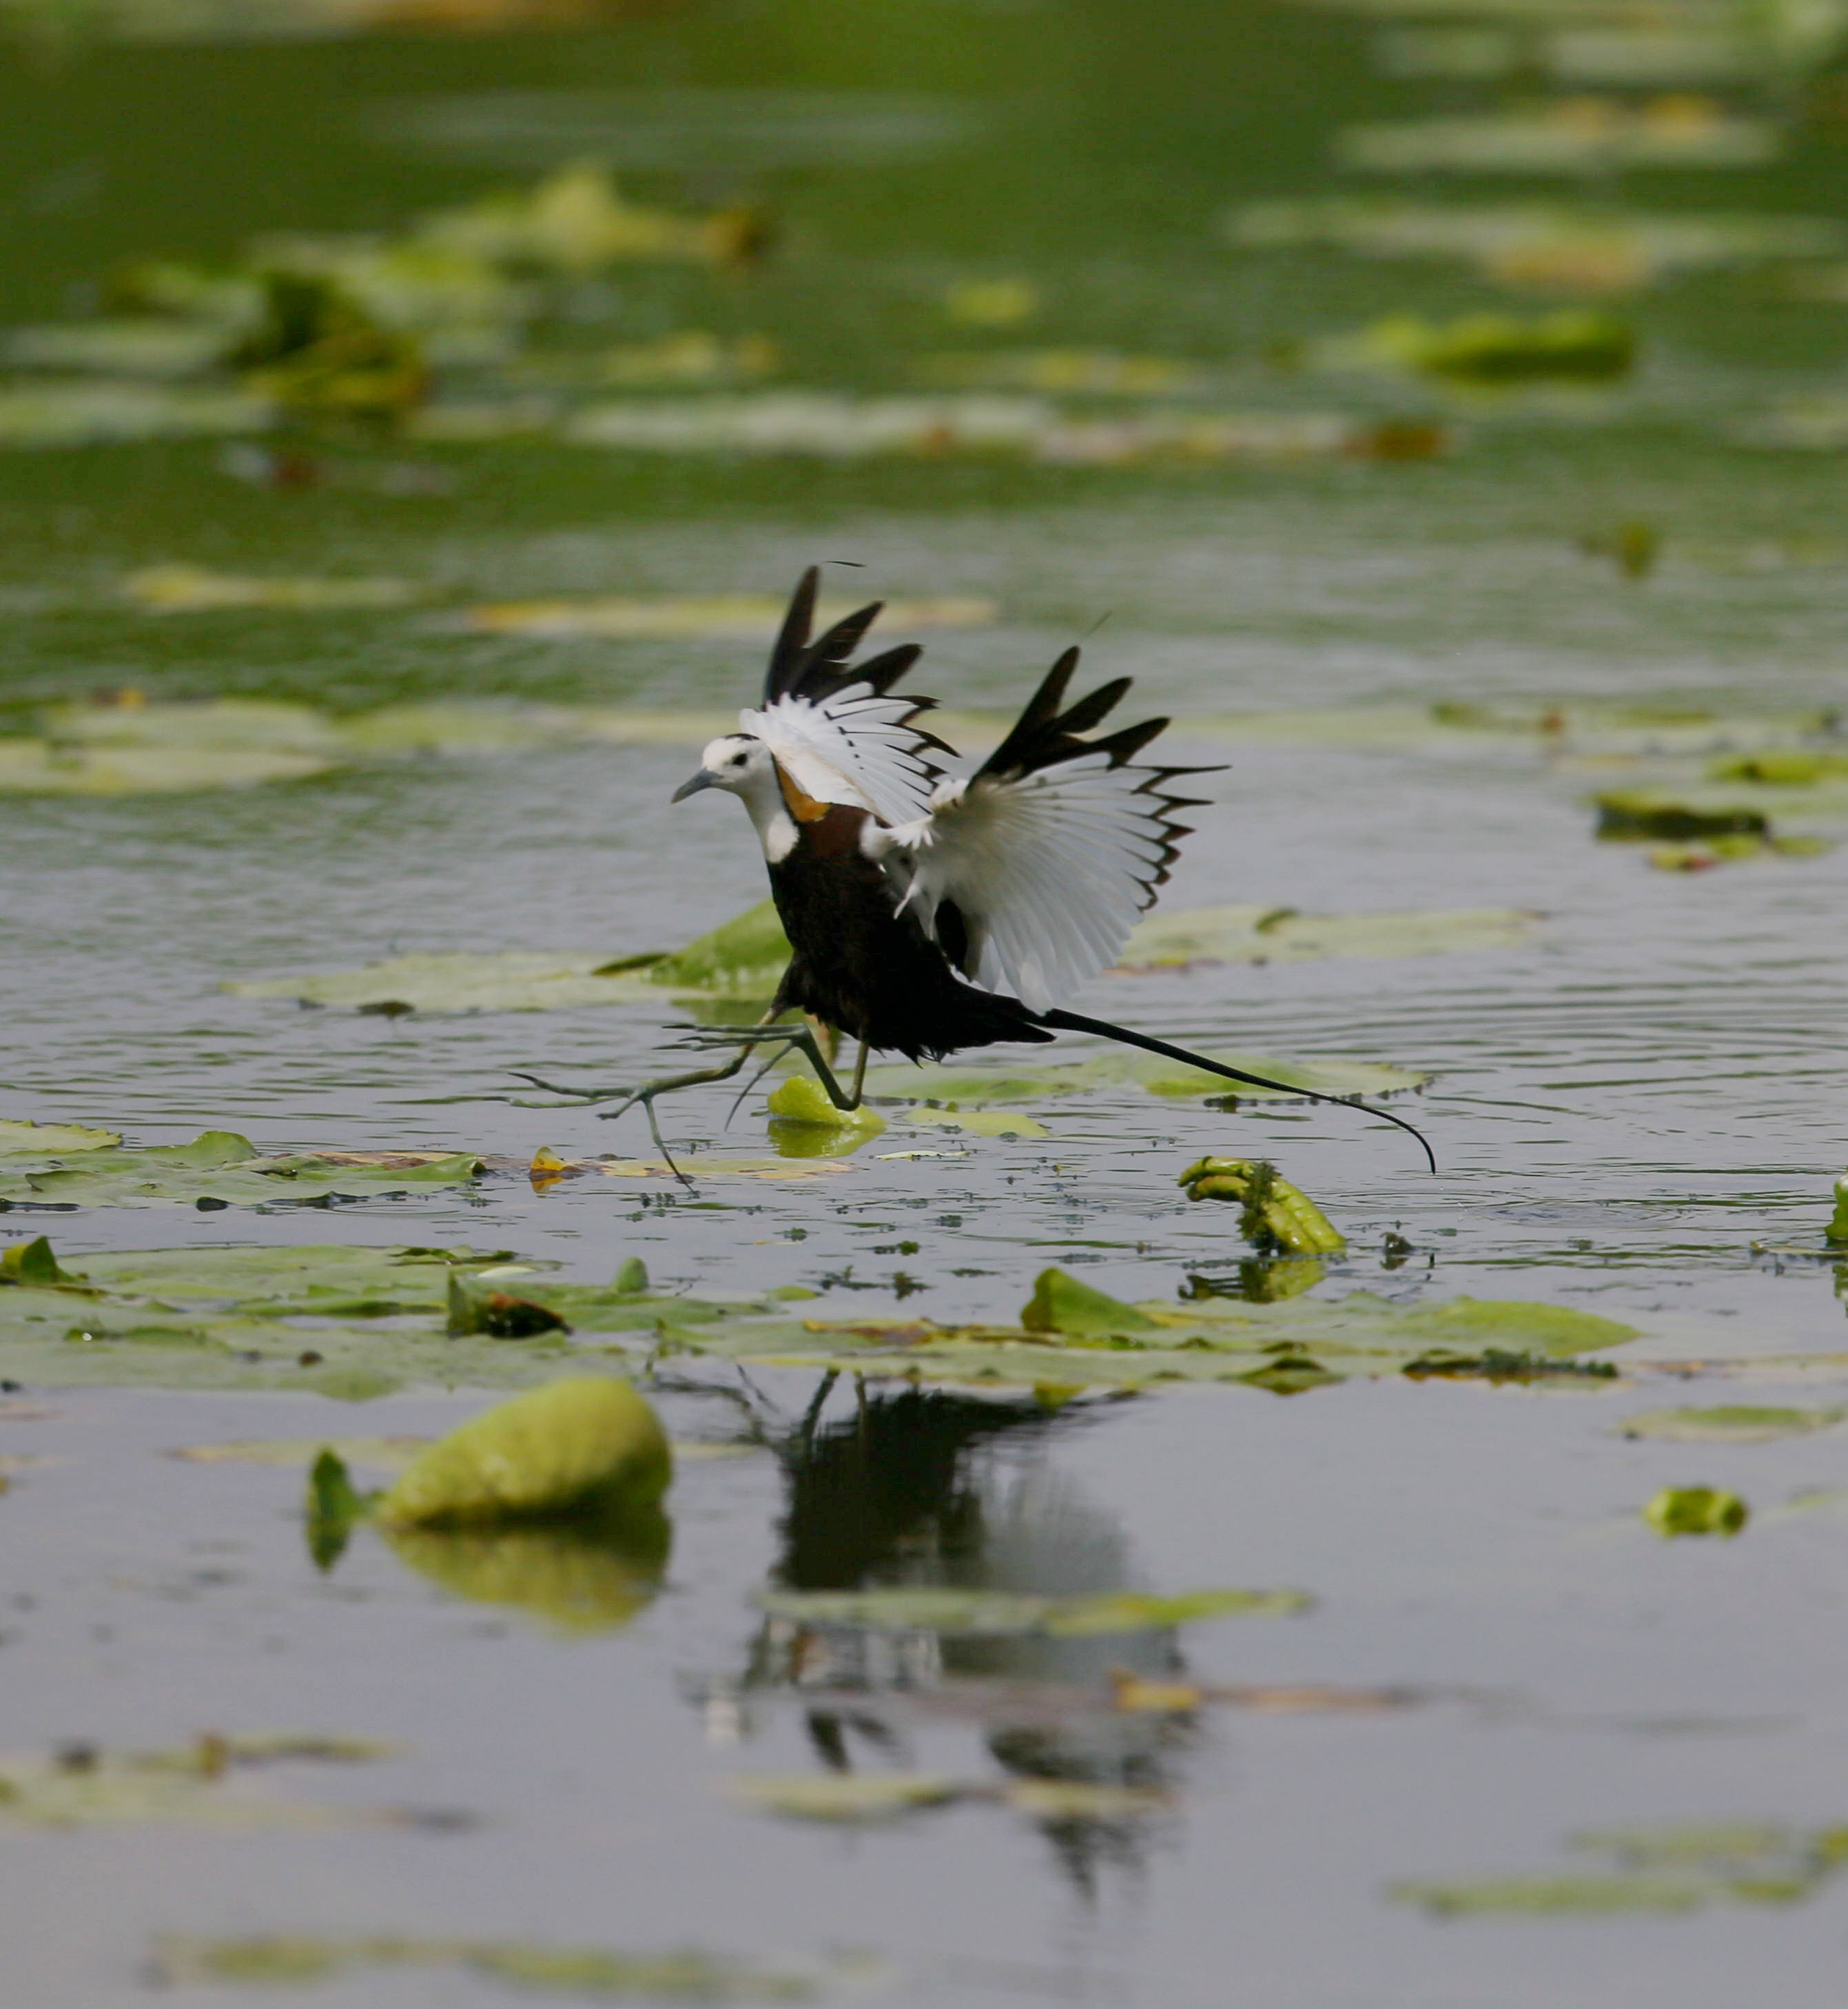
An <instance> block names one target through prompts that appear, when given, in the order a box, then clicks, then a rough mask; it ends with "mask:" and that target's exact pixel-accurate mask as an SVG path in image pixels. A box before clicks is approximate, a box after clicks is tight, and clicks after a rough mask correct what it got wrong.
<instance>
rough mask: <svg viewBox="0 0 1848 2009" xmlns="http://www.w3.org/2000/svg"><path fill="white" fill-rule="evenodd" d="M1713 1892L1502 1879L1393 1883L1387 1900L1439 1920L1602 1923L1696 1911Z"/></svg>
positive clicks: (1668, 1885) (1692, 1886)
mask: <svg viewBox="0 0 1848 2009" xmlns="http://www.w3.org/2000/svg"><path fill="white" fill-rule="evenodd" d="M1386 1895H1387V1896H1388V1897H1392V1898H1395V1899H1397V1901H1398V1902H1400V1904H1415V1905H1417V1906H1418V1908H1419V1909H1420V1910H1421V1911H1425V1912H1429V1913H1430V1914H1431V1915H1432V1916H1433V1917H1435V1918H1440V1919H1467V1918H1602V1917H1608V1916H1612V1915H1619V1914H1623V1913H1626V1912H1645V1913H1647V1912H1698V1911H1699V1910H1701V1908H1703V1907H1704V1906H1705V1905H1706V1904H1709V1903H1711V1902H1712V1899H1713V1897H1714V1896H1715V1892H1714V1891H1713V1890H1712V1888H1711V1887H1709V1886H1708V1885H1707V1884H1705V1883H1698V1882H1695V1881H1694V1880H1688V1879H1680V1878H1675V1877H1667V1876H1499V1877H1490V1878H1485V1879H1484V1880H1482V1881H1481V1882H1478V1883H1394V1884H1393V1885H1391V1886H1390V1887H1389V1888H1388V1890H1387V1891H1386Z"/></svg>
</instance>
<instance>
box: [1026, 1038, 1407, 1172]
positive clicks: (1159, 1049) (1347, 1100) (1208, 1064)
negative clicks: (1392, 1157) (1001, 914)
mask: <svg viewBox="0 0 1848 2009" xmlns="http://www.w3.org/2000/svg"><path fill="white" fill-rule="evenodd" d="M1038 1016H1039V1022H1040V1023H1041V1024H1042V1025H1045V1026H1056V1027H1057V1029H1059V1031H1060V1032H1062V1033H1095V1034H1096V1036H1097V1037H1098V1038H1099V1039H1102V1040H1117V1042H1118V1043H1120V1044H1121V1045H1123V1046H1126V1047H1141V1048H1142V1051H1143V1052H1144V1053H1147V1054H1161V1055H1162V1057H1163V1058H1164V1059H1166V1060H1170V1061H1185V1062H1186V1063H1187V1065H1188V1066H1189V1067H1197V1068H1205V1071H1206V1072H1207V1073H1209V1074H1216V1075H1223V1076H1224V1078H1225V1079H1227V1081H1242V1082H1247V1083H1248V1085H1249V1086H1251V1087H1253V1088H1277V1089H1281V1090H1283V1093H1285V1094H1286V1095H1301V1096H1306V1097H1308V1099H1309V1100H1310V1101H1312V1102H1333V1103H1338V1104H1340V1107H1342V1108H1344V1109H1364V1110H1365V1111H1366V1112H1367V1114H1368V1115H1369V1116H1378V1117H1380V1118H1383V1119H1384V1120H1385V1121H1386V1122H1388V1123H1392V1124H1396V1125H1397V1126H1398V1128H1399V1129H1401V1130H1404V1131H1407V1132H1410V1133H1411V1136H1414V1137H1415V1138H1417V1139H1418V1143H1419V1145H1420V1146H1421V1149H1422V1150H1423V1151H1424V1153H1425V1159H1426V1160H1427V1161H1428V1164H1430V1167H1431V1169H1432V1171H1434V1172H1435V1171H1436V1170H1437V1153H1436V1152H1435V1151H1433V1150H1432V1148H1431V1146H1430V1144H1429V1143H1428V1141H1427V1140H1426V1139H1425V1133H1424V1132H1423V1131H1422V1130H1421V1129H1419V1128H1418V1125H1416V1124H1415V1123H1407V1121H1406V1120H1405V1118H1404V1117H1403V1116H1395V1115H1394V1114H1393V1112H1392V1111H1390V1109H1375V1107H1373V1105H1372V1103H1370V1102H1362V1101H1361V1100H1358V1098H1357V1097H1348V1096H1345V1095H1324V1094H1322V1093H1321V1092H1320V1091H1319V1090H1316V1089H1313V1088H1298V1087H1297V1085H1296V1084H1295V1083H1294V1082H1288V1081H1272V1080H1269V1079H1267V1078H1266V1076H1265V1075H1261V1074H1247V1073H1245V1072H1244V1070H1243V1069H1242V1068H1235V1067H1227V1065H1226V1064H1225V1063H1224V1061H1209V1059H1208V1058H1206V1056H1205V1054H1190V1053H1189V1052H1188V1050H1187V1048H1186V1047H1171V1046H1170V1045H1169V1044H1168V1043H1167V1040H1152V1039H1150V1038H1149V1035H1148V1034H1147V1033H1132V1032H1131V1030H1130V1029H1129V1028H1128V1026H1113V1025H1111V1024H1110V1022H1109V1021H1108V1020H1107V1019H1087V1018H1085V1017H1084V1016H1083V1015H1082V1014H1080V1013H1078V1012H1058V1011H1053V1012H1040V1013H1039V1015H1038Z"/></svg>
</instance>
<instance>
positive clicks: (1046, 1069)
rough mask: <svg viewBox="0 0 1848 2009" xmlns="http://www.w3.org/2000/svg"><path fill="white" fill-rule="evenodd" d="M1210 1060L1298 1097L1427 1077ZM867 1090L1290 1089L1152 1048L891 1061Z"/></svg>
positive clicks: (1048, 1094)
mask: <svg viewBox="0 0 1848 2009" xmlns="http://www.w3.org/2000/svg"><path fill="white" fill-rule="evenodd" d="M1206 1058H1208V1059H1209V1060H1216V1061H1224V1062H1225V1063H1226V1065H1227V1066H1228V1067H1236V1068H1243V1069H1244V1071H1245V1072H1248V1073H1250V1074H1261V1075H1269V1076H1270V1077H1271V1078H1272V1079H1275V1080H1277V1081H1280V1082H1287V1083H1290V1084H1291V1086H1292V1087H1293V1088H1294V1089H1297V1090H1301V1091H1302V1093H1304V1094H1305V1095H1311V1094H1313V1095H1333V1096H1380V1095H1396V1094H1398V1093H1402V1092H1403V1091H1404V1090H1408V1089H1414V1088H1422V1087H1423V1086H1425V1083H1426V1082H1428V1081H1429V1080H1430V1079H1431V1077H1430V1075H1428V1074H1421V1073H1419V1072H1416V1071H1415V1070H1414V1069H1412V1068H1397V1067H1388V1066H1386V1065H1384V1064H1383V1063H1382V1062H1379V1061H1286V1060H1276V1059H1273V1058H1272V1057H1271V1056H1270V1055H1269V1054H1246V1053H1228V1052H1227V1051H1225V1049H1223V1047H1216V1048H1214V1049H1213V1050H1212V1051H1209V1053H1208V1054H1206ZM1123 1087H1138V1088H1142V1089H1144V1090H1146V1091H1147V1092H1148V1093H1149V1094H1151V1095H1165V1096H1172V1097H1192V1096H1199V1097H1212V1098H1213V1099H1214V1100H1223V1099H1226V1098H1227V1097H1228V1096H1229V1095H1230V1097H1231V1099H1234V1100H1237V1101H1238V1102H1240V1103H1241V1104H1242V1103H1245V1102H1287V1101H1290V1100H1294V1097H1293V1095H1292V1093H1291V1090H1290V1088H1250V1087H1247V1086H1245V1085H1244V1083H1243V1082H1227V1080H1226V1079H1225V1078H1224V1077H1223V1075H1213V1074H1208V1073H1206V1072H1205V1070H1204V1069H1202V1068H1191V1067H1188V1065H1186V1064H1185V1063H1184V1062H1183V1061H1170V1060H1164V1059H1163V1058H1161V1056H1160V1055H1159V1054H1135V1053H1128V1052H1120V1051H1106V1052H1104V1053H1101V1054H1092V1055H1091V1056H1090V1057H1089V1058H1085V1059H1083V1060H1074V1061H1053V1062H1051V1063H1050V1064H1048V1065H1025V1066H1018V1065H1017V1066H1012V1067H1000V1066H997V1067H987V1068H983V1067H967V1068H956V1067H942V1068H938V1067H933V1068H919V1067H915V1066H913V1065H911V1064H910V1063H909V1062H906V1061H894V1062H892V1063H890V1064H889V1065H884V1066H880V1067H870V1068H868V1069H867V1070H866V1093H867V1094H869V1096H873V1097H876V1098H877V1099H879V1100H881V1101H884V1100H894V1101H897V1100H908V1101H922V1100H923V1099H924V1098H925V1097H929V1099H930V1100H932V1101H933V1102H935V1103H939V1104H943V1105H946V1106H947V1107H953V1108H955V1109H958V1110H961V1109H964V1108H970V1109H982V1108H988V1107H993V1106H995V1105H997V1104H1000V1105H1005V1104H1009V1103H1016V1102H1037V1101H1044V1100H1049V1099H1051V1098H1053V1097H1060V1096H1067V1095H1085V1094H1089V1093H1092V1092H1094V1091H1096V1090H1099V1089H1110V1088H1123Z"/></svg>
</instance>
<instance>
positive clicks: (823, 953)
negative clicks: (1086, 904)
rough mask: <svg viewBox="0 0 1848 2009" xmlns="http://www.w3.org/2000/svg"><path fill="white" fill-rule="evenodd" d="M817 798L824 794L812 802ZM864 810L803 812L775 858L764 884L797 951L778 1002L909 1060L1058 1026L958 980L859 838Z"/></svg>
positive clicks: (1045, 1035) (1041, 1036) (1030, 1036)
mask: <svg viewBox="0 0 1848 2009" xmlns="http://www.w3.org/2000/svg"><path fill="white" fill-rule="evenodd" d="M812 808H813V809H814V810H822V805H820V803H816V804H814V805H812ZM865 822H866V811H865V810H859V809H852V808H848V807H846V806H843V805H842V804H840V803H834V804H830V805H829V806H827V808H826V809H825V810H823V813H820V814H819V815H817V816H816V817H814V818H813V820H810V821H803V822H798V824H797V825H796V829H797V833H798V834H797V838H796V842H795V849H793V850H792V851H791V852H790V853H789V855H788V857H787V858H785V859H784V860H783V861H782V863H781V864H777V865H773V866H771V867H770V891H771V893H772V894H773V895H774V896H775V898H776V902H777V912H778V913H779V914H780V915H781V916H782V920H783V931H784V934H787V935H788V937H789V944H790V947H791V948H792V949H793V950H794V951H795V958H794V959H793V960H792V961H791V963H790V966H789V967H788V969H787V970H786V971H785V972H784V976H783V981H782V983H781V984H780V985H779V986H778V987H777V1010H779V1011H787V1010H789V1009H791V1008H795V1009H797V1010H800V1011H803V1012H812V1013H813V1015H815V1016H816V1018H817V1019H820V1020H822V1021H823V1023H824V1024H827V1025H830V1026H836V1027H837V1028H838V1029H840V1030H841V1032H843V1033H847V1034H848V1036H850V1037H851V1038H854V1039H857V1040H866V1041H867V1042H868V1043H869V1045H871V1046H873V1047H876V1048H877V1049H878V1050H879V1051H882V1052H892V1053H901V1054H904V1055H905V1057H906V1058H907V1059H908V1060H914V1061H915V1060H933V1061H936V1060H941V1059H942V1058H943V1056H944V1054H953V1053H955V1052H958V1051H960V1050H961V1048H963V1047H989V1046H993V1045H994V1044H995V1043H997V1041H999V1040H1050V1038H1051V1037H1052V1034H1051V1033H1050V1032H1048V1031H1046V1029H1045V1028H1044V1027H1043V1026H1041V1025H1040V1024H1039V1022H1038V1020H1037V1019H1036V1016H1035V1015H1034V1014H1033V1013H1032V1012H1029V1011H1028V1009H1027V1008H1026V1006H1025V1005H1024V1004H1021V1003H1020V1002H1019V1001H1018V999H1016V998H1012V997H997V996H995V995H993V994H991V993H990V992H988V991H986V990H976V989H975V987H973V986H972V985H970V984H968V983H964V982H963V981H962V980H961V978H960V977H959V976H957V975H956V974H955V973H954V971H953V970H952V969H951V967H950V965H949V964H948V962H947V961H946V960H945V959H944V956H943V951H942V950H941V949H940V948H939V947H938V946H937V945H936V943H935V942H933V941H930V940H929V937H926V934H925V933H924V930H922V928H921V927H919V925H918V923H917V920H916V919H915V917H914V916H912V915H911V914H908V913H906V914H901V913H898V912H896V911H895V909H896V905H897V902H896V900H895V898H894V894H893V891H892V888H891V884H890V881H889V880H887V877H886V876H885V874H884V873H883V871H881V870H880V867H879V866H877V865H876V864H875V863H873V860H872V859H869V858H868V857H867V856H866V855H865V854H864V853H863V852H862V851H861V849H860V830H861V826H862V824H864V823H865Z"/></svg>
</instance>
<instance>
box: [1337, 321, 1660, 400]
mask: <svg viewBox="0 0 1848 2009" xmlns="http://www.w3.org/2000/svg"><path fill="white" fill-rule="evenodd" d="M1354 349H1355V352H1356V353H1358V354H1361V355H1364V356H1366V357H1367V358H1368V359H1370V360H1376V361H1378V362H1380V363H1387V364H1390V365H1391V366H1392V367H1395V368H1397V369H1401V370H1416V371H1419V372H1421V373H1422V374H1425V375H1426V376H1430V377H1444V378H1447V379H1449V380H1450V381H1453V382H1455V383H1458V384H1483V385H1492V384H1529V383H1538V382H1544V381H1565V382H1570V383H1593V384H1598V383H1609V382H1612V381H1615V380H1616V379H1617V378H1620V377H1627V376H1628V375H1629V374H1630V371H1631V370H1633V369H1634V367H1635V364H1636V358H1637V339H1636V334H1635V331H1634V329H1633V328H1631V327H1630V324H1629V323H1628V322H1627V321H1619V320H1617V319H1616V318H1615V317H1613V316H1611V315H1609V314H1592V313H1585V312H1577V313H1559V314H1543V315H1541V316H1539V317H1538V318H1536V319H1532V320H1523V319H1521V318H1520V317H1517V316H1516V315H1513V314H1467V315H1465V316H1464V317H1462V318H1461V319H1460V320H1457V321H1443V322H1434V321H1425V320H1422V319H1421V318H1420V317H1418V316H1417V315H1415V314H1394V315H1391V316H1389V317H1387V318H1386V320H1384V321H1376V322H1375V323H1374V324H1373V325H1372V327H1371V328H1368V329H1367V330H1365V332H1364V333H1362V334H1361V335H1359V336H1358V337H1357V338H1354Z"/></svg>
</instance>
